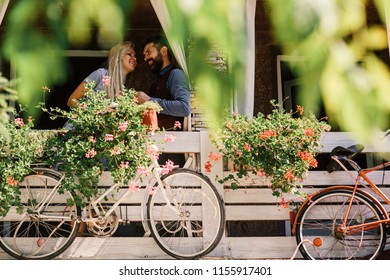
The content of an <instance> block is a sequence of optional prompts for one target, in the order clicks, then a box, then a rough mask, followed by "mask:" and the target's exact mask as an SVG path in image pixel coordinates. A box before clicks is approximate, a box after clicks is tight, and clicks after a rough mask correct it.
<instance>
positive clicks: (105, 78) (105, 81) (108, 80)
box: [102, 75, 111, 87]
mask: <svg viewBox="0 0 390 280" xmlns="http://www.w3.org/2000/svg"><path fill="white" fill-rule="evenodd" d="M102 82H103V86H105V87H109V86H110V83H111V77H110V76H106V75H105V76H103V79H102Z"/></svg>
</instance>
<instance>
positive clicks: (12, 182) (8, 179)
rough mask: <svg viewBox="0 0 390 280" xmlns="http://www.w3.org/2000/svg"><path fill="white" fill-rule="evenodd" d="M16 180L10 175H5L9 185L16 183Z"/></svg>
mask: <svg viewBox="0 0 390 280" xmlns="http://www.w3.org/2000/svg"><path fill="white" fill-rule="evenodd" d="M18 183H19V182H18V181H17V180H14V179H12V178H11V177H10V176H8V177H7V184H8V185H10V186H16V185H18Z"/></svg>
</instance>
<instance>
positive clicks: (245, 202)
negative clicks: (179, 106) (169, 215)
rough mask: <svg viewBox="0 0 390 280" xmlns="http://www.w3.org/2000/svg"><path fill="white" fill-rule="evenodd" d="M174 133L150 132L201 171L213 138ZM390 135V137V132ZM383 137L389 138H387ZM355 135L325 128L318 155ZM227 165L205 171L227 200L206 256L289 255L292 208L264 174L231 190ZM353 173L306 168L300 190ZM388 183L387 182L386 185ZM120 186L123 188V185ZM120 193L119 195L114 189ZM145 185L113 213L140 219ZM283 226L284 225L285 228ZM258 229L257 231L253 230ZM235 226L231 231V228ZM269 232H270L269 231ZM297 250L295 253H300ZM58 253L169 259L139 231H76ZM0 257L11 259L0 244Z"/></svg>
mask: <svg viewBox="0 0 390 280" xmlns="http://www.w3.org/2000/svg"><path fill="white" fill-rule="evenodd" d="M167 133H169V134H175V135H176V141H175V142H173V143H169V144H163V139H164V135H160V134H156V135H155V136H154V137H155V139H156V143H157V144H158V146H159V147H160V149H161V150H163V151H165V152H186V153H191V154H192V155H195V159H196V160H195V161H194V162H195V163H196V164H192V165H191V168H200V169H201V171H202V172H203V173H204V172H205V170H204V164H205V163H206V162H207V161H208V160H209V159H208V155H209V153H210V152H211V151H213V152H216V149H215V147H214V146H213V145H212V144H211V142H210V138H209V133H208V131H207V130H201V131H196V132H194V131H192V132H167ZM388 138H390V137H388ZM386 141H387V142H386ZM389 142H390V141H389V140H385V142H384V143H386V145H384V146H383V147H382V151H383V152H385V153H388V154H390V145H388V144H389ZM353 143H354V141H353V140H352V138H351V137H350V135H349V134H347V133H340V132H329V133H326V134H325V135H324V136H323V139H322V145H323V147H322V155H324V158H326V154H327V153H329V152H330V151H331V150H332V149H333V148H334V147H335V146H339V145H343V146H349V145H352V144H353ZM373 152H374V148H373V147H371V146H366V148H365V150H364V153H366V156H367V160H368V161H369V162H371V161H373V160H372V159H373V156H372V153H373ZM229 172H230V171H227V170H224V168H223V163H222V160H221V161H219V162H217V163H215V164H214V167H213V169H212V173H205V174H206V175H207V176H208V177H209V178H210V179H211V180H212V181H213V182H214V183H215V185H216V186H217V188H218V190H219V191H220V192H221V194H222V196H223V198H224V202H225V206H226V219H227V223H226V230H225V235H224V237H223V238H222V240H221V242H220V244H219V245H218V247H217V248H216V249H215V250H214V251H213V252H212V253H211V254H210V255H208V256H206V257H205V258H218V259H289V258H291V257H292V256H293V255H294V252H295V249H296V247H297V244H296V242H295V237H293V236H291V231H290V229H291V228H290V209H285V208H281V207H278V200H277V198H275V197H273V196H272V195H271V191H270V189H269V188H268V187H267V185H268V181H267V180H266V179H264V178H255V177H253V176H250V177H248V178H246V179H245V180H243V181H242V183H241V184H240V188H238V189H237V190H232V189H231V188H230V186H229V185H221V184H219V183H218V182H217V181H216V179H215V178H216V177H217V176H218V177H221V176H227V175H228V174H229ZM389 172H390V171H385V173H383V172H381V171H378V172H375V173H374V174H373V176H371V178H373V180H374V182H375V183H378V184H383V185H384V188H383V189H384V191H385V192H386V193H389V195H390V191H389V190H388V189H386V186H387V185H390V176H389ZM110 183H111V178H110V176H109V173H106V174H104V176H102V179H101V181H100V183H99V184H100V185H102V186H108V185H110ZM351 183H352V180H351V178H350V177H349V176H348V175H346V174H345V173H344V172H342V171H337V172H333V173H330V174H329V173H328V172H326V171H325V170H315V171H310V172H309V175H308V177H307V179H305V180H304V181H303V185H304V190H305V191H307V192H313V191H316V190H318V189H320V188H323V187H326V186H329V185H334V184H351ZM389 189H390V188H389ZM122 191H123V190H122ZM118 195H120V194H119V193H118ZM145 196H147V194H146V191H145V190H141V191H140V192H138V193H135V194H134V195H133V196H132V197H130V198H129V199H128V200H126V202H125V203H126V205H124V206H122V207H121V208H120V209H118V211H117V213H118V215H120V216H121V217H122V218H125V219H128V220H129V221H130V222H131V223H135V222H136V223H141V222H142V217H144V215H143V210H144V209H145V207H143V206H144V203H145ZM275 225H279V226H281V227H282V233H280V229H278V232H279V233H278V234H277V235H275V232H273V231H272V228H273V227H275ZM240 226H241V227H245V226H246V227H251V226H252V232H250V234H248V232H247V231H243V230H242V232H243V233H245V234H243V235H242V236H239V235H238V234H240V231H239V230H233V229H237V227H240ZM283 228H284V229H283ZM256 229H258V230H259V232H256ZM233 231H234V234H233V233H232V232H233ZM267 233H268V234H267ZM300 257H301V256H300V254H299V253H298V254H297V255H296V258H300ZM59 258H60V259H80V258H82V259H170V257H169V256H167V255H166V254H165V253H164V252H163V251H162V250H161V249H160V248H159V247H158V246H157V245H156V244H155V242H154V240H153V239H152V238H151V237H149V236H148V235H147V234H146V236H142V237H133V236H128V237H109V238H97V237H77V238H76V240H75V242H74V243H73V244H72V246H71V247H70V248H69V249H68V250H67V251H66V252H65V253H63V254H62V255H61V256H60V257H59ZM0 259H10V257H9V256H8V255H6V254H5V253H4V252H3V251H2V250H0Z"/></svg>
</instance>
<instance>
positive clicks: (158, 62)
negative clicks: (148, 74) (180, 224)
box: [149, 56, 163, 73]
mask: <svg viewBox="0 0 390 280" xmlns="http://www.w3.org/2000/svg"><path fill="white" fill-rule="evenodd" d="M152 60H153V63H152V64H150V65H149V67H150V69H151V70H152V72H153V73H158V72H160V70H161V68H162V66H163V61H162V59H161V57H160V56H157V57H156V58H155V59H152Z"/></svg>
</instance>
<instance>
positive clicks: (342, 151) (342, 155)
mask: <svg viewBox="0 0 390 280" xmlns="http://www.w3.org/2000/svg"><path fill="white" fill-rule="evenodd" d="M363 149H364V146H363V145H361V144H356V145H352V146H349V147H347V148H345V147H342V146H337V147H335V148H334V149H333V150H332V151H331V152H330V156H331V157H332V156H336V157H337V158H338V159H339V160H340V162H341V163H343V164H344V163H345V162H346V161H347V159H353V158H354V157H355V156H357V155H358V154H359V153H361V152H362V151H363ZM326 169H327V171H328V172H329V173H331V172H333V171H337V170H340V169H341V166H340V165H339V164H338V163H337V162H336V161H334V160H331V161H330V162H329V163H328V165H327V166H326Z"/></svg>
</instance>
